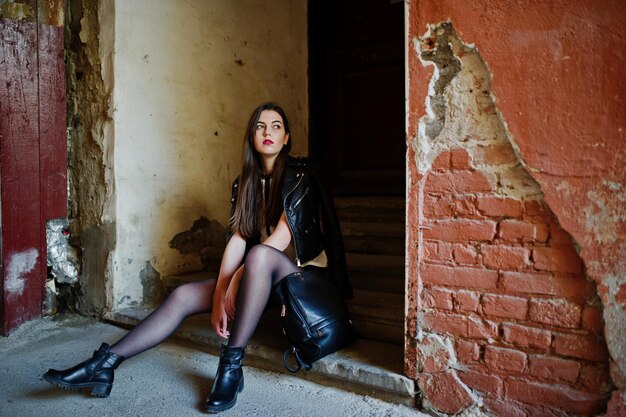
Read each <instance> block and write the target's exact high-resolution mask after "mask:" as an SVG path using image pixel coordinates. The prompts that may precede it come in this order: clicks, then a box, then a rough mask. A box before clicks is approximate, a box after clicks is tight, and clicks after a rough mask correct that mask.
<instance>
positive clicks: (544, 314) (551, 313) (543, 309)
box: [528, 299, 581, 329]
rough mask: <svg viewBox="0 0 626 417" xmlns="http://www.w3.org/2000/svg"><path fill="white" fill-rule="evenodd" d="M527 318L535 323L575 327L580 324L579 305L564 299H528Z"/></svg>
mask: <svg viewBox="0 0 626 417" xmlns="http://www.w3.org/2000/svg"><path fill="white" fill-rule="evenodd" d="M528 313H529V314H528V315H529V318H530V319H531V320H532V321H535V322H537V323H544V324H549V325H552V326H557V327H567V328H572V329H576V328H578V327H579V326H580V317H581V307H580V306H579V305H577V304H573V303H570V302H569V301H565V300H560V299H557V300H542V299H532V300H530V308H529V312H528Z"/></svg>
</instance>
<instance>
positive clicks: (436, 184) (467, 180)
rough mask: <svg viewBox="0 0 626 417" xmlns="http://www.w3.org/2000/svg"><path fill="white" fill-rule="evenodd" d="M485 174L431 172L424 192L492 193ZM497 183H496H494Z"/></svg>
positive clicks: (472, 172)
mask: <svg viewBox="0 0 626 417" xmlns="http://www.w3.org/2000/svg"><path fill="white" fill-rule="evenodd" d="M485 175H486V174H485V173H482V172H480V171H455V172H454V173H452V172H444V173H438V172H433V171H431V172H429V173H428V177H427V178H426V185H425V187H424V191H425V192H426V193H434V194H446V193H452V194H465V193H476V192H478V193H480V192H484V191H491V184H490V182H489V181H488V180H487V177H486V176H485ZM494 182H495V181H494Z"/></svg>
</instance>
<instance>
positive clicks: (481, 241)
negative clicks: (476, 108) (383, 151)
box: [420, 147, 610, 416]
mask: <svg viewBox="0 0 626 417" xmlns="http://www.w3.org/2000/svg"><path fill="white" fill-rule="evenodd" d="M493 151H494V154H495V153H497V152H498V150H497V147H496V148H495V149H494V150H493ZM487 154H489V152H487ZM472 165H473V163H471V161H470V156H469V154H468V153H467V152H466V151H465V150H463V149H452V150H450V151H444V152H442V153H441V154H440V155H439V156H438V157H437V158H436V159H435V161H434V163H433V165H432V168H431V170H430V171H429V172H428V174H427V175H426V177H425V180H424V197H423V199H424V200H423V215H424V219H423V222H422V228H423V241H422V245H423V252H422V262H421V264H420V275H421V277H422V283H423V290H422V292H421V300H420V301H421V303H420V304H421V305H422V311H423V317H422V329H423V330H424V331H425V332H427V333H436V334H438V335H442V336H443V337H445V338H448V339H450V340H451V341H452V344H453V346H454V349H453V354H454V355H455V356H456V362H454V361H451V362H450V365H451V366H450V368H451V369H454V371H456V374H457V376H458V378H459V379H460V381H462V383H464V384H465V385H466V386H467V387H469V388H470V389H471V390H472V391H475V392H476V393H477V394H478V395H480V396H481V397H482V398H483V401H484V403H485V404H486V405H487V407H488V408H490V409H492V410H493V411H496V412H497V413H498V415H501V416H518V415H524V413H525V412H526V413H528V414H529V415H533V416H536V415H542V413H546V415H549V413H548V411H547V409H551V410H552V412H556V411H555V410H561V411H565V412H569V413H572V414H580V415H592V414H595V413H598V412H599V411H601V410H602V409H603V406H604V405H605V403H606V400H607V392H608V390H609V389H610V386H607V381H608V380H609V377H608V357H607V350H606V344H605V342H604V339H603V322H602V309H601V307H600V305H599V304H600V303H599V300H598V298H597V295H596V291H595V285H594V283H593V282H592V281H591V280H589V279H587V277H586V276H585V272H584V269H583V266H582V262H581V260H580V258H579V256H578V255H577V253H576V250H575V248H574V244H573V242H572V239H571V237H570V236H569V234H567V233H566V232H564V231H563V230H562V229H561V227H560V226H559V224H558V222H557V221H556V219H555V217H554V215H553V214H552V213H551V212H550V210H549V209H548V208H547V206H546V204H545V203H544V202H543V201H542V200H527V201H523V200H519V199H514V198H507V197H501V196H499V195H497V194H496V192H495V191H494V190H493V189H492V186H491V185H490V181H489V180H488V179H487V176H486V175H484V174H483V172H481V171H479V170H476V169H473V168H472ZM437 371H440V370H439V369H437ZM427 374H428V372H424V373H422V375H421V376H420V382H421V385H422V388H425V387H424V385H425V381H431V380H432V378H433V377H432V375H427ZM446 378H447V377H446ZM448 385H450V384H448ZM433 395H435V396H436V395H440V396H442V398H441V402H442V403H449V402H450V399H449V395H448V394H447V392H446V390H441V391H440V393H439V394H437V393H434V394H433ZM429 400H430V402H432V403H434V404H437V401H438V400H437V398H434V397H433V396H432V395H431V397H430V399H429ZM447 411H448V412H454V411H455V410H453V409H450V410H447ZM557 415H558V412H557Z"/></svg>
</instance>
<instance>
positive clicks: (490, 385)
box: [458, 370, 503, 395]
mask: <svg viewBox="0 0 626 417" xmlns="http://www.w3.org/2000/svg"><path fill="white" fill-rule="evenodd" d="M458 375H459V378H461V381H463V382H465V383H466V384H467V386H468V387H470V388H472V389H475V390H478V391H482V392H485V393H490V394H492V395H493V394H496V395H500V394H501V393H502V387H503V383H502V379H501V378H500V377H499V376H497V375H493V374H485V373H481V372H476V371H472V370H465V371H459V372H458Z"/></svg>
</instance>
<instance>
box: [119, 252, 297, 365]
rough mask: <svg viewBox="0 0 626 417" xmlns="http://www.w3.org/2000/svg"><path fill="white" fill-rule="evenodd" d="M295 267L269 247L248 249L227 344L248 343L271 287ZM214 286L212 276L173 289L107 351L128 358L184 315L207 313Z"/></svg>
mask: <svg viewBox="0 0 626 417" xmlns="http://www.w3.org/2000/svg"><path fill="white" fill-rule="evenodd" d="M298 270H299V269H298V267H297V266H296V265H295V264H294V263H293V262H292V261H291V259H289V257H287V256H286V255H285V254H284V253H282V252H280V251H279V250H277V249H274V248H272V247H271V246H267V245H257V246H255V247H253V248H252V249H250V251H249V252H248V255H247V257H246V260H245V267H244V273H243V276H242V278H241V282H240V284H239V292H238V295H237V304H236V310H237V311H236V313H235V320H234V322H233V325H232V328H231V332H230V334H231V336H230V339H229V341H228V345H229V346H235V347H243V346H245V345H246V344H247V343H248V340H249V339H250V337H251V336H252V333H254V329H256V326H257V324H258V323H259V318H260V317H261V313H263V310H264V309H265V305H266V304H267V301H268V299H269V296H270V291H271V288H272V286H273V285H275V284H276V283H278V282H279V281H280V280H281V279H282V278H283V277H285V276H287V275H289V274H291V273H293V272H297V271H298ZM214 289H215V280H214V279H209V280H205V281H200V282H194V283H190V284H185V285H182V286H180V287H178V288H176V289H175V290H174V291H173V292H172V294H170V296H169V297H168V298H167V299H166V300H165V302H164V303H163V304H161V306H159V308H157V309H156V310H154V311H153V312H152V313H151V314H150V315H149V316H148V317H146V318H145V319H144V320H143V321H141V322H140V323H139V324H138V325H137V326H136V327H135V328H134V329H132V330H131V331H130V332H129V333H127V334H126V335H125V336H124V337H123V338H122V339H120V340H119V341H118V342H117V343H115V344H114V345H113V346H111V351H112V352H113V353H115V354H117V355H121V356H124V357H125V358H127V359H128V358H130V357H132V356H135V355H137V354H139V353H141V352H143V351H145V350H148V349H150V348H151V347H154V346H156V345H158V344H159V343H161V342H162V341H163V340H165V339H166V338H167V337H168V336H169V335H171V334H172V333H173V332H174V330H176V328H177V327H178V326H179V325H180V323H182V321H183V320H184V319H185V318H187V317H189V316H191V315H194V314H200V313H207V312H209V311H210V310H211V304H212V301H213V290H214Z"/></svg>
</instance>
